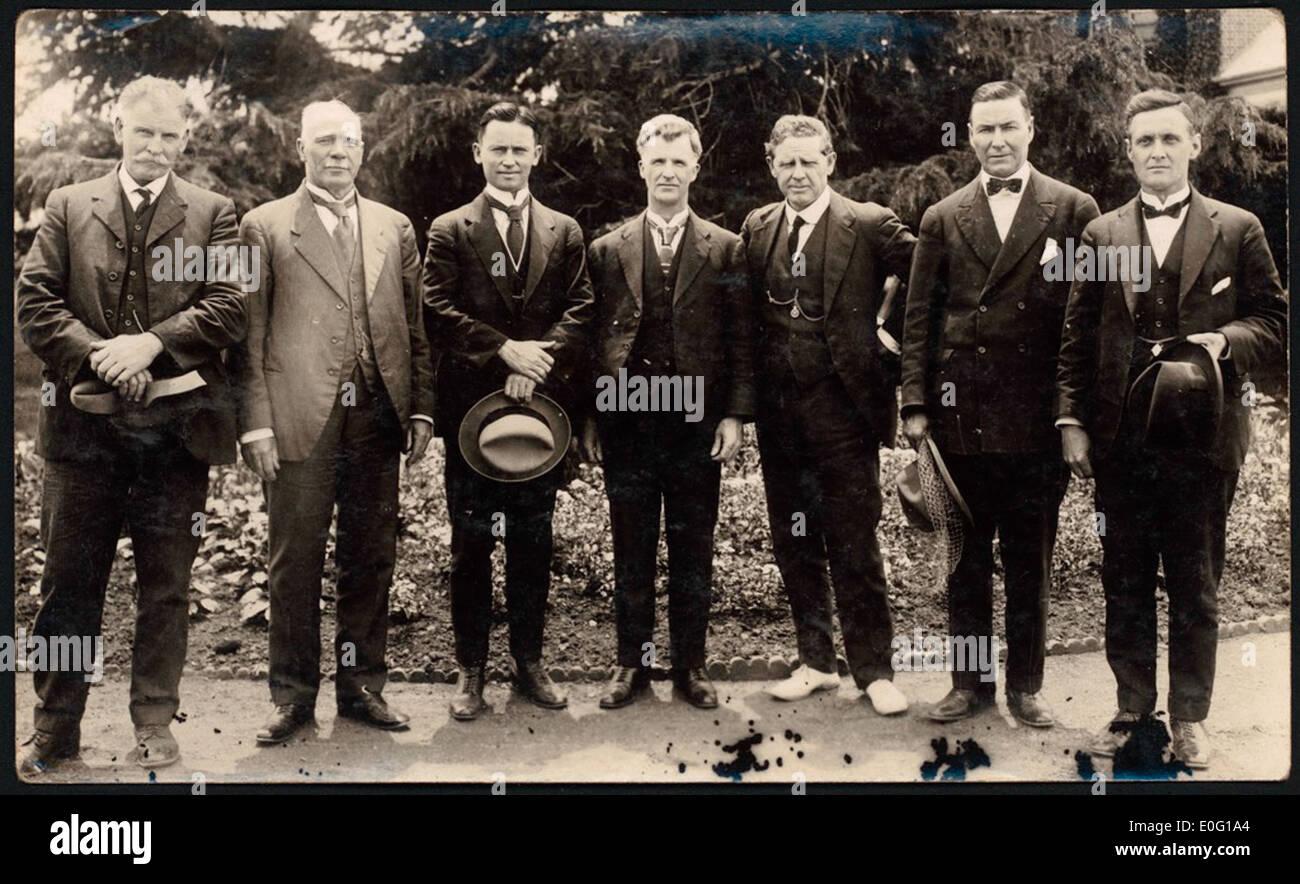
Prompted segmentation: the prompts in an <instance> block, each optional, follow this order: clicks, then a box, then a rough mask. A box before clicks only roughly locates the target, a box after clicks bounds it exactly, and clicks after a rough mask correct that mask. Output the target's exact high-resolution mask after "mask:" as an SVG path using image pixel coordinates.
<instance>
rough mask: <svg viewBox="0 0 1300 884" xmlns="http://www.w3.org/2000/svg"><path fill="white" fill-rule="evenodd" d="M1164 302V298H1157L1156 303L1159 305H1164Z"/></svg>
mask: <svg viewBox="0 0 1300 884" xmlns="http://www.w3.org/2000/svg"><path fill="white" fill-rule="evenodd" d="M1164 302H1165V299H1164V298H1156V303H1157V304H1163V303H1164Z"/></svg>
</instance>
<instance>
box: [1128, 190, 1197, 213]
mask: <svg viewBox="0 0 1300 884" xmlns="http://www.w3.org/2000/svg"><path fill="white" fill-rule="evenodd" d="M1191 193H1192V187H1191V185H1190V184H1184V185H1183V187H1182V190H1179V191H1178V192H1177V193H1174V194H1170V195H1169V196H1167V197H1165V198H1164V199H1163V200H1162V199H1160V197H1158V196H1156V195H1155V194H1154V193H1147V192H1146V191H1145V190H1141V191H1138V195H1139V196H1140V197H1141V198H1142V202H1144V203H1146V204H1147V205H1148V206H1151V207H1153V208H1156V209H1163V208H1164V207H1165V206H1168V205H1170V204H1172V203H1176V202H1178V201H1179V200H1181V199H1183V198H1184V197H1187V196H1191Z"/></svg>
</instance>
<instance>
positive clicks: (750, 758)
mask: <svg viewBox="0 0 1300 884" xmlns="http://www.w3.org/2000/svg"><path fill="white" fill-rule="evenodd" d="M761 742H763V735H762V734H754V735H752V736H749V737H745V738H744V739H741V740H737V741H736V742H735V743H732V744H731V745H730V746H723V747H722V751H723V752H735V753H736V760H735V761H719V762H718V763H717V764H715V765H713V772H714V773H715V774H717V775H718V776H720V777H722V778H723V779H729V780H731V781H732V782H736V783H739V782H740V775H741V774H743V773H745V772H746V771H750V770H752V771H763V770H767V768H768V766H769V765H770V764H771V762H770V761H762V762H760V761H759V760H758V759H757V758H755V757H754V747H755V746H757V745H758V744H759V743H761Z"/></svg>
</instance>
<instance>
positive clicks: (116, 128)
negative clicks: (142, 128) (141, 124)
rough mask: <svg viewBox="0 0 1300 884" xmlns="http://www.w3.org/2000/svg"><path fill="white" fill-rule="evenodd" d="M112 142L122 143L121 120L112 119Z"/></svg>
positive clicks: (118, 118) (117, 118) (119, 118)
mask: <svg viewBox="0 0 1300 884" xmlns="http://www.w3.org/2000/svg"><path fill="white" fill-rule="evenodd" d="M113 140H114V141H116V142H117V143H118V144H121V143H122V118H121V117H113Z"/></svg>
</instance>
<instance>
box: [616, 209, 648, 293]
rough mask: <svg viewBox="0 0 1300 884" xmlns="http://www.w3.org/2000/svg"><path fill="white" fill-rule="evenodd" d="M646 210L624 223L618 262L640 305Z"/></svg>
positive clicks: (643, 266)
mask: <svg viewBox="0 0 1300 884" xmlns="http://www.w3.org/2000/svg"><path fill="white" fill-rule="evenodd" d="M644 219H645V212H642V213H641V214H640V215H637V216H636V217H635V218H634V219H632V220H631V221H629V222H628V223H627V224H624V225H623V229H622V231H621V235H622V239H620V240H619V243H618V263H619V266H621V267H622V268H623V279H624V280H626V282H627V287H628V289H629V290H630V291H631V292H632V297H633V299H634V300H635V301H636V305H637V306H638V307H640V306H641V299H642V292H641V281H642V280H643V279H644V278H645V264H644V262H645V233H644V231H643V230H642V227H641V225H642V223H644Z"/></svg>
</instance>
